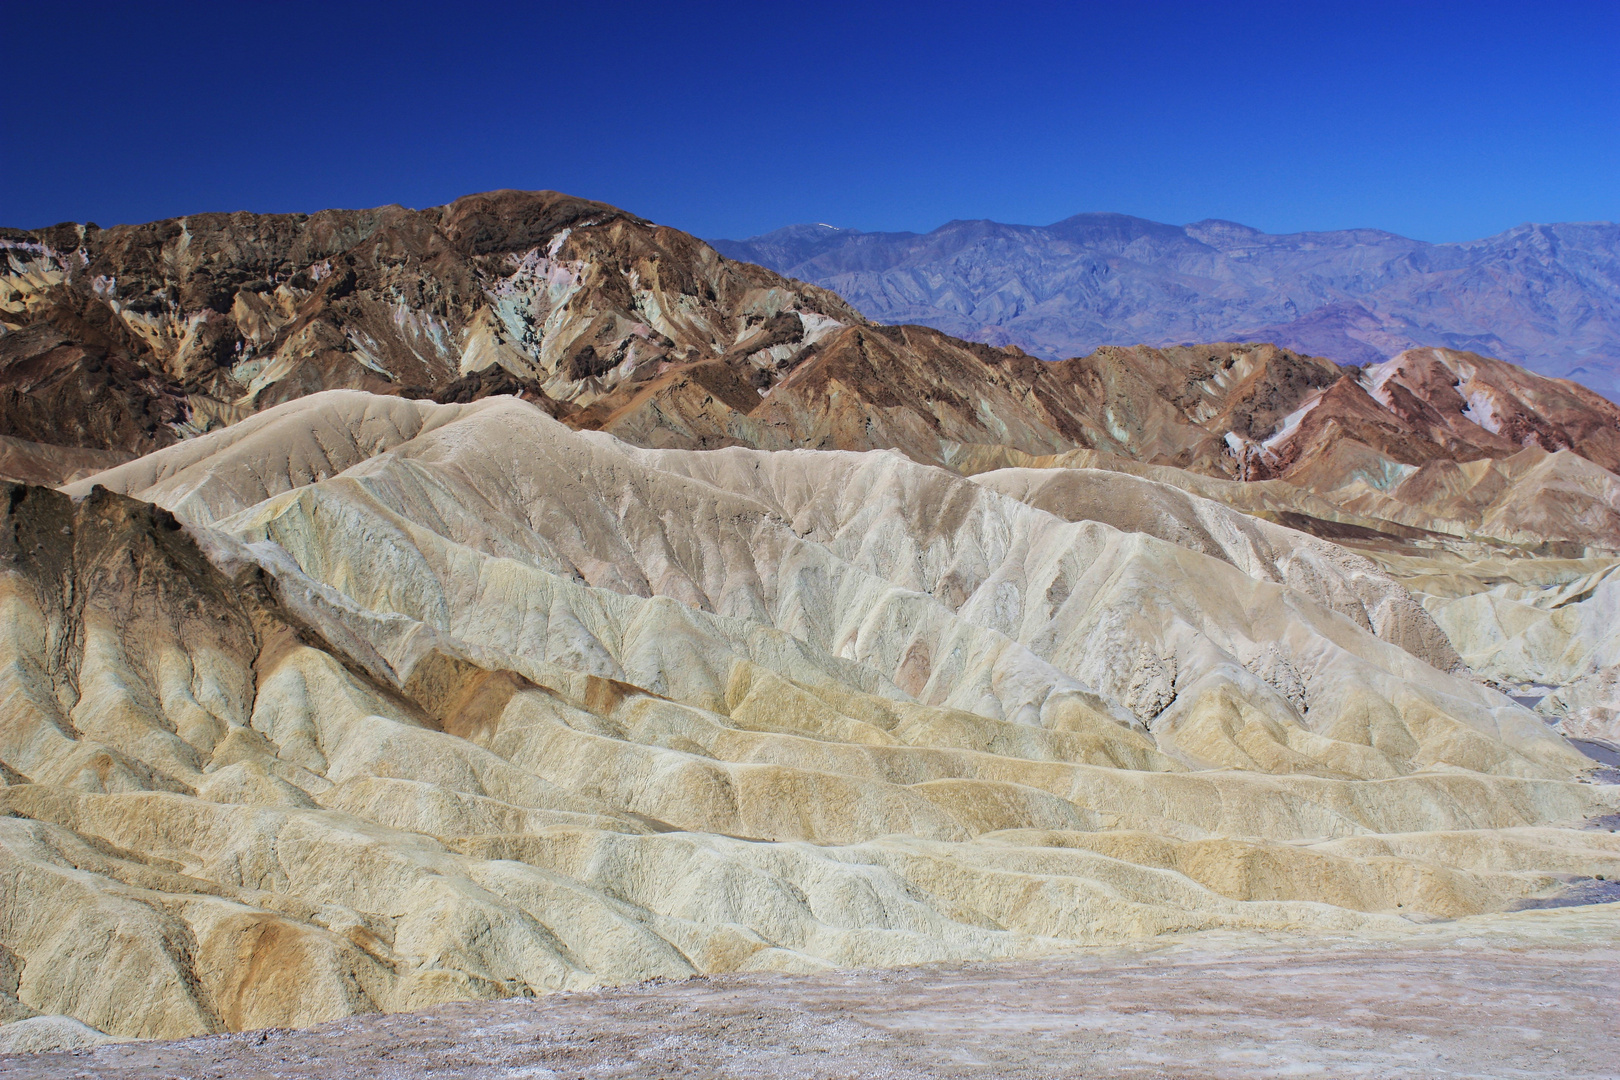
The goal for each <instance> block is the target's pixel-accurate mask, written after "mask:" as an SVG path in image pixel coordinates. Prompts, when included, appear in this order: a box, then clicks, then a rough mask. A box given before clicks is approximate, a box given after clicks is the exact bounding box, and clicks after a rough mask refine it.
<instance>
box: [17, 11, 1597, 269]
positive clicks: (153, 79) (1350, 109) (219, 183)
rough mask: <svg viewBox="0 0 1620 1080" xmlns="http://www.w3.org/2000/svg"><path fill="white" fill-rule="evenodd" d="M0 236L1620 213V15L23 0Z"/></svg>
mask: <svg viewBox="0 0 1620 1080" xmlns="http://www.w3.org/2000/svg"><path fill="white" fill-rule="evenodd" d="M5 21H6V25H7V27H8V31H7V37H8V39H9V43H10V45H11V48H9V49H8V50H7V51H8V54H9V55H8V62H7V68H8V79H7V82H8V88H7V92H6V102H7V107H6V110H5V122H4V132H5V134H4V143H3V145H4V147H5V150H4V153H3V157H0V223H3V224H9V225H18V226H25V227H32V226H39V225H43V224H47V223H50V222H55V221H60V220H93V221H96V222H98V223H100V224H102V225H104V226H105V225H110V224H113V223H116V222H130V221H144V220H151V219H154V218H159V217H167V216H172V215H177V214H183V213H189V212H197V211H203V210H238V209H245V210H255V211H293V210H304V211H313V210H317V209H321V208H323V207H328V206H371V205H379V204H383V203H391V202H397V203H403V204H405V205H407V206H426V205H431V204H434V203H440V202H446V201H448V200H450V199H452V198H454V197H456V196H458V195H462V194H466V193H468V192H473V191H481V190H487V189H490V188H497V187H521V188H554V189H557V190H562V191H567V192H571V193H573V194H576V195H582V196H586V197H590V198H596V199H602V200H604V201H607V202H612V203H615V204H617V205H619V206H623V207H625V208H626V209H629V210H632V211H635V212H637V213H640V214H642V215H644V216H647V217H650V218H652V219H653V220H656V221H659V222H662V223H666V224H670V225H675V226H678V227H680V228H683V229H686V230H689V231H691V232H694V233H697V234H699V235H702V236H710V237H715V236H726V237H741V236H746V235H750V234H753V233H757V232H762V231H764V230H767V229H770V228H773V227H775V226H778V225H784V224H789V223H792V222H800V221H826V222H830V223H833V224H837V225H843V226H851V227H855V228H861V229H868V230H871V229H913V230H918V231H923V230H927V229H930V228H933V227H935V226H937V225H939V224H941V223H943V222H945V221H948V220H950V219H953V218H994V219H996V220H1000V221H1013V222H1023V223H1031V224H1045V223H1047V222H1051V221H1055V220H1057V219H1059V218H1062V217H1066V216H1068V215H1069V214H1073V213H1077V212H1080V211H1118V212H1123V213H1130V214H1137V215H1140V216H1142V217H1148V218H1153V219H1156V220H1160V221H1169V222H1173V223H1177V224H1180V223H1185V222H1190V221H1196V220H1199V219H1202V218H1209V217H1220V218H1228V219H1232V220H1236V221H1241V222H1244V223H1246V224H1249V225H1253V226H1256V227H1258V228H1262V229H1266V230H1268V231H1272V232H1286V231H1295V230H1304V229H1335V228H1345V227H1351V226H1370V227H1376V228H1383V229H1388V230H1390V231H1393V232H1399V233H1403V234H1405V235H1408V236H1415V237H1419V238H1421V239H1425V240H1437V241H1439V240H1460V239H1471V238H1475V237H1479V236H1484V235H1488V234H1490V233H1494V232H1499V231H1501V230H1502V229H1505V228H1509V227H1511V226H1513V225H1516V224H1518V223H1520V222H1524V221H1568V220H1614V219H1617V218H1620V60H1617V57H1620V3H1615V2H1613V0H1602V2H1597V0H1594V2H1588V3H1556V2H1541V3H1537V4H1528V3H1526V4H1496V3H1489V2H1476V3H1467V4H1462V3H1458V4H1452V3H1440V2H1434V3H1424V2H1409V3H1400V4H1385V3H1355V4H1318V3H1310V2H1307V3H1298V2H1297V0H1296V2H1293V3H1287V4H1244V3H1231V4H1217V3H1201V4H1171V3H1164V4H1158V3H1140V4H1127V3H1124V2H1115V3H1107V4H1016V3H1014V4H984V3H978V4H957V3H948V2H944V3H934V4H883V3H877V2H866V3H832V4H818V3H808V2H806V3H794V4H680V3H669V2H667V0H666V2H664V3H660V4H618V3H611V2H605V0H597V2H591V3H583V2H582V3H576V4H570V5H554V4H533V5H520V4H500V5H480V4H473V3H461V4H453V5H452V4H443V5H429V4H417V3H395V4H387V5H383V4H377V5H370V4H342V3H332V2H330V0H328V2H327V3H320V4H304V3H268V2H252V3H231V2H225V3H216V4H207V5H201V4H199V5H183V4H131V3H125V4H118V5H106V6H100V5H95V4H27V5H24V4H15V5H10V7H9V10H8V12H7V15H6V20H5Z"/></svg>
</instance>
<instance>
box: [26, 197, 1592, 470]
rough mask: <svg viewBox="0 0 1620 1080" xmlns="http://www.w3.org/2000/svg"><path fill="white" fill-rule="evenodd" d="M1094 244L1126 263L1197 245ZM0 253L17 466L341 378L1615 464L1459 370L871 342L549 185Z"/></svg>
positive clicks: (1376, 453)
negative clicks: (1124, 255)
mask: <svg viewBox="0 0 1620 1080" xmlns="http://www.w3.org/2000/svg"><path fill="white" fill-rule="evenodd" d="M1109 230H1111V231H1109V232H1108V235H1109V237H1111V239H1109V240H1108V243H1109V244H1112V245H1114V246H1116V247H1118V248H1119V250H1120V251H1126V252H1134V253H1135V255H1136V256H1140V257H1142V258H1147V257H1149V256H1150V255H1154V253H1155V252H1156V253H1158V254H1159V255H1164V254H1165V253H1166V252H1170V251H1180V250H1182V249H1184V248H1186V245H1187V244H1189V243H1191V242H1192V241H1189V240H1188V239H1187V237H1185V236H1182V235H1181V234H1180V233H1178V232H1177V231H1176V230H1168V231H1167V230H1166V229H1164V228H1159V229H1158V230H1157V231H1154V230H1148V231H1147V233H1144V234H1142V235H1141V236H1138V235H1137V233H1138V232H1140V231H1141V230H1140V229H1138V228H1137V226H1136V225H1132V224H1131V223H1130V222H1128V221H1123V222H1114V223H1112V224H1110V225H1109ZM1082 231H1084V230H1082ZM1105 231H1108V230H1105ZM1144 245H1145V246H1144ZM0 248H4V251H5V254H6V258H7V262H8V268H9V270H10V273H9V275H8V276H6V277H5V280H4V282H0V330H3V331H4V332H3V333H0V436H4V437H8V438H12V439H21V440H25V441H27V442H30V443H34V444H38V446H39V447H41V448H48V447H49V446H52V445H56V446H62V447H67V448H71V451H72V452H69V451H67V450H64V451H62V452H59V453H58V454H56V457H57V458H58V459H59V460H58V461H54V462H48V463H47V462H46V461H45V460H44V458H42V457H41V454H44V455H45V458H49V457H50V456H51V455H50V452H49V451H48V449H36V450H34V451H31V452H30V454H29V455H28V461H27V463H26V469H27V470H28V471H27V474H26V475H23V474H22V473H19V474H18V475H17V476H16V478H18V479H36V478H45V477H55V478H62V479H65V478H66V477H67V476H68V475H70V474H72V473H73V472H74V471H75V469H77V468H79V467H80V459H81V458H82V453H78V452H79V451H83V450H106V451H117V452H121V453H144V452H147V451H150V450H152V449H155V448H157V447H160V446H163V445H167V444H169V443H172V442H174V441H176V440H178V439H182V438H185V437H189V436H191V435H194V434H196V433H198V432H201V431H207V430H212V429H213V428H216V427H219V426H222V425H225V424H229V423H233V422H237V421H239V420H241V419H242V418H244V417H246V416H250V415H252V414H253V413H254V412H256V411H258V410H260V409H262V408H264V407H267V406H271V405H274V404H277V403H279V402H282V401H286V400H291V399H292V398H295V397H298V396H301V395H303V394H306V393H310V392H314V391H318V390H321V389H327V388H334V387H347V388H355V389H363V390H368V391H372V392H378V393H385V394H395V395H399V396H403V397H431V398H434V399H436V400H439V401H444V402H469V401H474V400H477V399H479V398H481V397H485V396H488V395H491V394H520V395H522V396H525V397H526V398H527V399H528V400H531V401H533V402H535V403H536V404H538V405H540V406H541V407H542V408H543V409H545V410H546V411H547V412H549V413H551V414H552V415H554V416H559V417H562V418H564V419H565V420H566V421H567V422H568V423H569V424H571V425H572V426H574V427H576V428H582V429H584V428H601V429H604V430H607V431H611V432H613V433H614V434H616V435H618V436H620V437H621V438H624V439H626V440H628V441H631V442H635V443H639V444H641V445H646V446H668V447H683V448H708V447H719V446H727V445H737V444H741V445H747V446H754V447H758V448H763V449H782V448H788V447H793V446H809V447H817V448H831V449H845V450H865V449H877V448H897V449H901V450H903V451H904V452H905V453H906V454H907V455H908V456H910V457H912V458H914V459H916V460H919V461H924V462H931V463H939V464H947V465H949V464H952V463H953V462H956V461H958V460H966V459H969V458H973V457H974V455H976V454H979V453H980V452H979V451H978V450H977V449H976V448H978V447H984V446H999V447H1003V448H1005V449H1007V450H1008V451H1010V452H1014V453H1018V454H1024V455H1034V456H1043V455H1052V454H1060V453H1063V452H1066V451H1071V450H1076V449H1088V450H1097V451H1102V452H1105V453H1112V454H1117V455H1121V456H1124V457H1130V458H1135V459H1137V460H1139V461H1142V462H1146V463H1152V464H1164V465H1174V466H1177V467H1180V468H1187V469H1192V470H1194V471H1198V472H1203V473H1207V474H1210V475H1218V476H1228V477H1232V478H1240V479H1264V478H1268V477H1278V476H1285V477H1296V478H1299V477H1303V479H1300V481H1299V483H1300V485H1301V486H1305V487H1308V488H1310V489H1312V490H1321V489H1324V488H1325V487H1332V486H1335V485H1337V484H1339V483H1340V482H1341V481H1342V480H1343V478H1344V475H1345V473H1346V470H1347V469H1348V470H1349V472H1351V473H1355V472H1363V473H1365V472H1367V471H1368V467H1369V465H1368V463H1369V462H1371V463H1373V464H1374V465H1376V467H1377V468H1378V469H1382V470H1383V472H1384V473H1385V474H1388V475H1391V476H1393V475H1395V474H1398V473H1401V472H1402V470H1403V468H1404V467H1406V466H1423V465H1425V464H1427V463H1428V462H1430V461H1451V462H1467V461H1472V460H1475V459H1479V458H1505V457H1509V456H1511V455H1513V454H1515V453H1517V452H1519V451H1520V450H1521V449H1523V448H1524V447H1526V446H1532V445H1533V446H1539V447H1541V448H1542V449H1544V450H1547V451H1551V452H1556V451H1559V450H1564V449H1568V450H1573V451H1574V452H1576V453H1578V454H1580V455H1582V456H1584V457H1586V458H1588V459H1590V460H1591V461H1594V462H1596V463H1597V464H1599V465H1601V466H1603V467H1604V468H1605V469H1610V470H1612V469H1615V468H1616V467H1620V409H1617V408H1616V407H1615V406H1614V405H1612V404H1611V403H1609V402H1607V401H1606V400H1604V399H1602V398H1601V397H1599V396H1597V395H1596V394H1593V393H1591V392H1590V391H1586V390H1584V389H1582V388H1580V387H1578V386H1575V385H1574V384H1570V383H1564V382H1558V381H1556V380H1549V379H1545V378H1540V377H1538V376H1535V375H1532V374H1530V373H1528V372H1525V371H1523V370H1522V369H1519V368H1515V367H1513V366H1512V365H1509V364H1504V363H1501V362H1498V361H1493V360H1490V359H1487V358H1485V357H1481V356H1477V355H1475V354H1471V353H1457V352H1451V351H1447V350H1413V351H1409V352H1407V353H1403V354H1401V355H1400V356H1398V357H1396V358H1395V359H1393V360H1390V361H1388V362H1386V363H1384V364H1381V365H1378V366H1376V367H1374V368H1367V369H1360V368H1353V367H1345V366H1341V365H1340V364H1339V363H1336V362H1335V361H1333V360H1329V359H1323V358H1321V357H1317V356H1310V355H1305V354H1302V353H1298V352H1294V351H1291V350H1288V349H1282V348H1277V347H1275V346H1271V345H1241V344H1236V345H1234V344H1217V345H1200V346H1174V347H1168V348H1164V349H1153V348H1146V347H1141V346H1136V347H1132V348H1112V347H1110V348H1104V349H1100V350H1098V351H1096V352H1094V353H1092V354H1090V355H1088V356H1084V357H1077V358H1074V359H1071V360H1066V361H1063V362H1061V363H1058V364H1046V363H1043V362H1040V361H1037V360H1034V359H1032V358H1030V357H1028V356H1026V355H1025V354H1023V353H1021V352H1020V351H1019V350H1017V349H1016V348H1010V347H1009V348H990V347H988V346H984V345H979V344H974V343H971V342H966V341H961V340H958V339H955V338H951V337H949V336H947V335H945V334H942V333H939V332H937V331H930V330H927V329H924V328H922V327H916V326H902V327H882V326H874V325H871V324H869V323H867V322H866V321H865V320H864V319H863V318H862V317H861V316H859V315H858V314H856V313H855V311H854V310H853V309H851V308H850V307H849V306H848V305H846V304H845V303H844V302H843V301H842V300H840V299H839V298H838V297H836V296H834V295H832V294H831V293H828V292H826V291H824V290H821V289H818V288H816V287H814V286H809V285H804V284H802V283H799V282H794V281H790V280H788V279H785V278H781V277H778V276H777V275H775V274H773V273H771V272H769V271H767V270H764V269H761V268H759V267H755V266H749V265H746V264H740V263H734V262H731V261H729V260H727V259H725V258H722V257H721V256H720V255H719V254H717V253H716V252H715V251H714V250H713V249H712V248H710V247H708V246H707V245H705V244H703V243H702V242H700V241H697V240H695V239H693V238H692V237H690V236H687V235H686V234H684V233H680V232H678V231H676V230H673V229H668V228H661V227H657V226H654V225H651V224H650V223H648V222H645V221H643V220H642V219H640V218H637V217H635V216H633V215H631V214H628V213H625V212H624V211H621V210H617V209H615V208H613V207H610V206H606V205H604V204H601V203H592V202H587V201H584V200H580V199H573V198H570V197H567V196H563V195H558V194H555V193H551V192H537V193H528V192H494V193H490V194H487V195H475V196H469V197H467V198H464V199H460V200H457V201H456V202H454V203H452V204H450V205H448V206H444V207H433V208H429V209H427V210H421V211H412V210H406V209H404V208H401V207H383V208H380V209H377V210H366V211H323V212H322V213H319V214H315V215H313V216H305V215H282V216H265V215H252V214H230V215H222V214H213V215H198V216H195V217H187V218H180V219H175V220H173V221H164V222H154V223H152V224H149V225H141V226H119V227H117V228H113V229H106V230H102V229H98V228H95V227H94V226H90V225H82V226H69V225H62V226H56V227H54V228H51V229H45V230H38V231H35V232H30V233H22V232H16V231H11V232H6V233H5V234H4V235H0ZM1155 257H1157V256H1155ZM1166 257H1168V256H1166ZM1347 454H1348V455H1350V456H1351V457H1355V456H1356V455H1360V457H1359V458H1357V459H1356V460H1354V461H1350V462H1346V461H1344V460H1341V459H1344V458H1345V457H1346V455H1347ZM75 455H77V456H75ZM981 456H982V455H981ZM19 461H21V459H19ZM20 467H21V466H20Z"/></svg>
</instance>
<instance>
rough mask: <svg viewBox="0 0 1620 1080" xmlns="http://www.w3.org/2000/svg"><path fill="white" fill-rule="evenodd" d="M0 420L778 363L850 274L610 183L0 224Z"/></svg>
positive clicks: (70, 419)
mask: <svg viewBox="0 0 1620 1080" xmlns="http://www.w3.org/2000/svg"><path fill="white" fill-rule="evenodd" d="M0 254H3V255H4V256H5V259H6V265H5V266H4V267H0V269H3V270H5V272H6V273H5V276H4V277H0V329H3V331H4V333H0V433H3V434H6V435H10V436H14V437H19V438H24V439H29V440H32V441H35V442H43V443H54V444H60V445H65V446H71V447H92V448H101V449H116V450H126V451H137V452H145V451H148V450H151V449H155V448H156V447H159V446H163V445H167V444H169V443H172V442H174V441H175V440H176V439H179V438H182V437H185V436H187V435H189V434H194V433H195V432H198V431H205V430H209V429H211V428H213V427H217V426H219V425H221V424H225V423H230V422H232V421H235V420H238V419H240V418H242V417H243V416H246V415H251V414H252V413H253V412H254V411H256V410H258V409H261V408H264V407H266V406H269V405H274V404H276V403H278V402H281V401H286V400H289V399H291V398H294V397H298V396H301V395H303V394H306V393H310V392H313V391H317V390H322V389H328V388H333V387H351V388H357V389H365V390H372V391H376V392H380V393H390V394H402V395H405V396H419V397H420V396H433V395H435V394H443V395H448V396H449V397H450V398H452V399H468V398H471V397H474V396H479V395H481V394H486V393H490V392H511V391H512V390H514V389H522V390H526V391H528V392H529V394H530V396H531V397H533V398H534V399H535V400H539V401H543V402H545V401H553V399H554V400H555V404H552V405H551V406H550V407H551V408H552V409H553V411H559V410H566V409H567V408H569V407H571V406H570V405H569V404H568V403H573V402H588V401H589V400H590V399H591V398H592V397H594V396H596V395H597V394H599V393H601V391H602V390H603V389H604V388H607V387H611V386H614V385H616V384H618V383H620V382H625V381H630V382H634V381H637V380H643V379H646V378H648V377H649V376H650V375H651V374H653V373H656V372H657V371H659V370H662V368H664V367H666V366H668V365H669V364H672V363H685V362H689V361H692V360H695V359H713V358H719V357H722V356H728V357H729V358H730V359H731V360H732V361H734V363H735V365H736V366H737V367H738V368H739V370H741V371H742V373H743V378H745V379H753V380H754V381H755V382H757V383H759V384H760V385H765V384H767V383H768V382H769V379H770V374H769V373H770V372H771V371H773V370H774V368H775V366H776V365H778V364H779V363H789V362H791V358H792V357H793V355H794V354H796V353H797V352H799V351H802V350H803V349H804V348H806V347H808V346H809V345H811V344H813V343H814V342H815V341H816V340H819V338H820V336H822V335H824V334H825V333H826V332H827V331H828V330H829V329H831V328H834V327H836V326H840V325H843V324H844V323H846V322H859V321H862V320H860V317H859V316H857V315H855V314H854V312H853V311H851V310H850V309H849V308H848V307H847V305H845V304H844V303H843V302H842V301H841V300H839V299H838V298H837V297H836V296H833V295H832V294H830V293H827V292H825V291H823V290H821V289H818V288H815V287H813V286H807V285H803V284H801V283H797V282H790V281H787V280H785V279H783V278H780V277H778V276H777V275H775V274H773V273H771V272H769V271H766V270H763V269H761V268H759V267H754V266H747V265H742V264H737V263H731V262H728V261H726V260H724V259H721V258H720V257H719V256H718V255H717V254H716V253H715V252H714V251H713V250H712V249H711V248H709V247H708V246H707V245H706V244H703V243H701V242H700V241H697V240H695V239H693V238H692V237H690V236H687V235H686V234H685V233H681V232H678V231H676V230H674V229H667V228H660V227H657V226H654V225H652V224H651V223H649V222H646V221H643V220H642V219H640V218H638V217H635V216H634V215H632V214H627V213H625V212H624V211H622V210H618V209H615V208H614V207H611V206H607V205H605V204H602V203H593V202H588V201H586V200H583V199H574V198H570V197H568V196H564V195H558V194H556V193H554V192H513V191H499V192H492V193H489V194H485V195H473V196H469V197H467V198H464V199H459V200H457V201H456V202H454V203H451V204H450V205H448V206H442V207H431V208H428V209H426V210H420V211H416V210H407V209H405V208H403V207H398V206H389V207H381V208H378V209H375V210H326V211H322V212H321V213H318V214H314V215H304V214H292V215H261V214H247V213H238V214H199V215H194V216H191V217H185V218H177V219H174V220H170V221H159V222H153V223H151V224H147V225H137V226H122V225H121V226H118V227H116V228H111V229H99V228H97V227H96V226H94V225H59V226H55V227H53V228H49V229H42V230H37V231H32V232H25V231H20V230H0Z"/></svg>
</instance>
